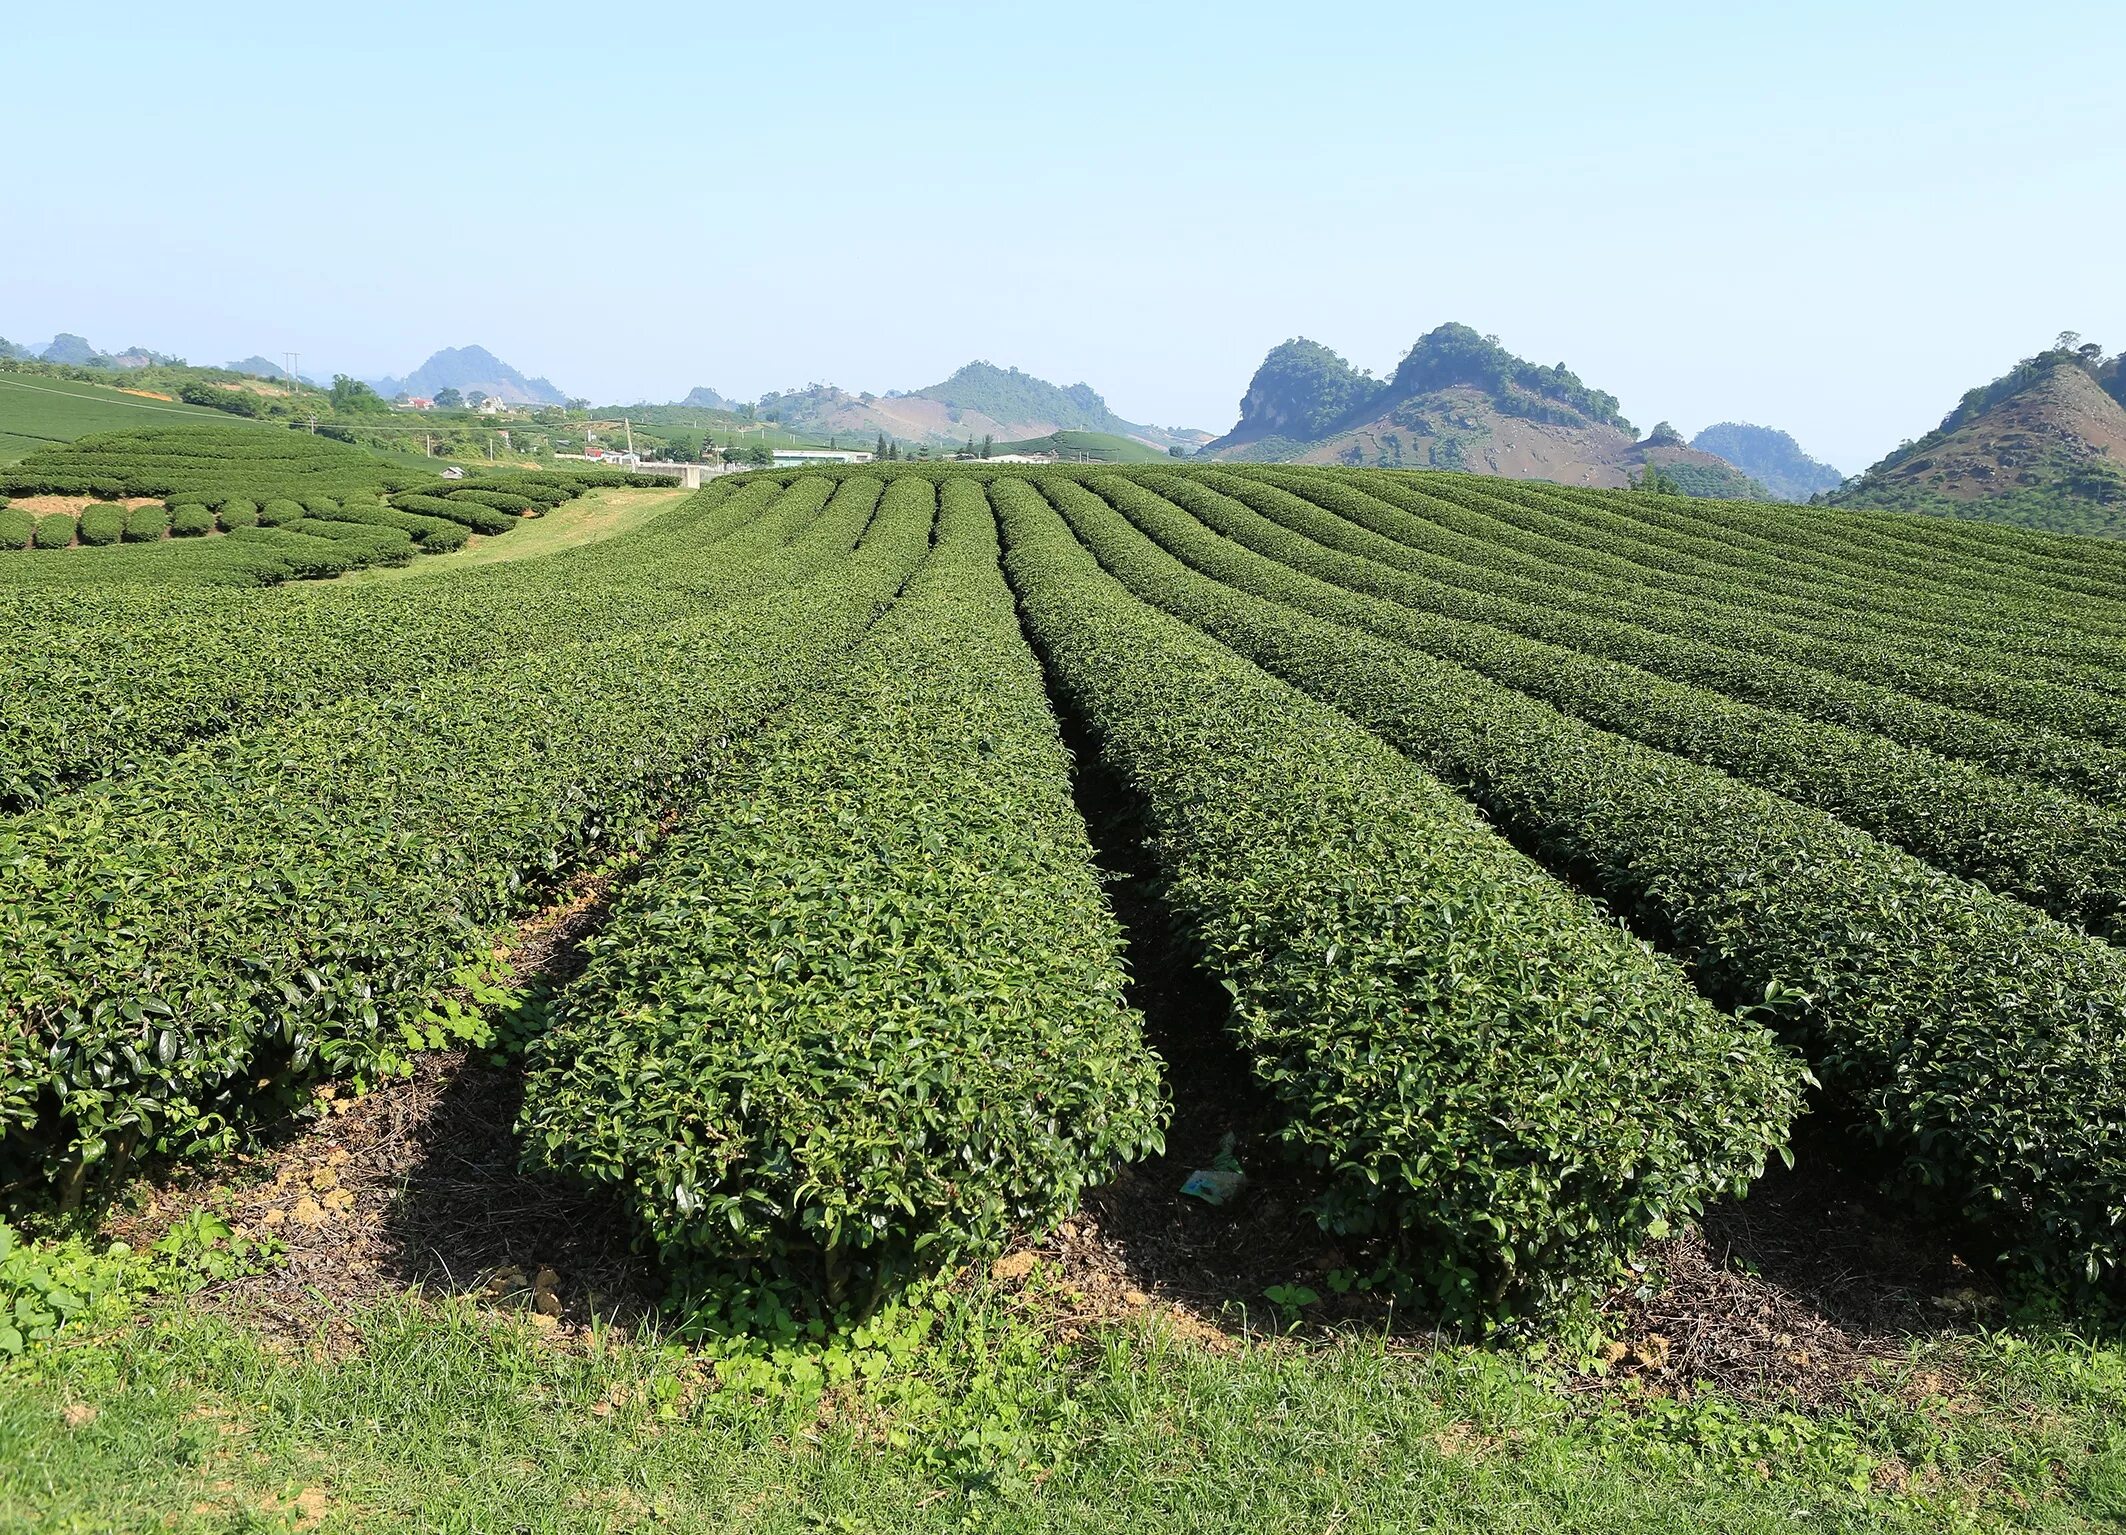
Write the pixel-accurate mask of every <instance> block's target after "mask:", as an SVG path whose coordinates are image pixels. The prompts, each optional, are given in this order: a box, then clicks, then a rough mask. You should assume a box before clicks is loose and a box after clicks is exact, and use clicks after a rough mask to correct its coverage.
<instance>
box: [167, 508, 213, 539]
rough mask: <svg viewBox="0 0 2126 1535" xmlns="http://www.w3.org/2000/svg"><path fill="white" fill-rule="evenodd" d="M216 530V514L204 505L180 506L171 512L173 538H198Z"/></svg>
mask: <svg viewBox="0 0 2126 1535" xmlns="http://www.w3.org/2000/svg"><path fill="white" fill-rule="evenodd" d="M213 531H214V514H213V513H212V512H210V511H208V510H207V509H206V508H205V507H203V506H180V507H179V508H178V509H177V510H176V511H174V512H172V513H170V536H171V537H172V538H198V537H200V536H201V535H202V534H206V533H212V532H213Z"/></svg>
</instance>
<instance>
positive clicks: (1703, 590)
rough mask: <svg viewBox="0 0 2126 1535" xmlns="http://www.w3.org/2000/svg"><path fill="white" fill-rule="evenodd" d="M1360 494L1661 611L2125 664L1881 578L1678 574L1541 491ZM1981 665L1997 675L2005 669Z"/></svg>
mask: <svg viewBox="0 0 2126 1535" xmlns="http://www.w3.org/2000/svg"><path fill="white" fill-rule="evenodd" d="M1367 484H1368V486H1369V488H1371V489H1372V490H1373V491H1374V492H1375V493H1376V494H1378V495H1379V496H1381V497H1383V498H1385V499H1387V500H1390V501H1392V502H1394V503H1395V504H1397V505H1399V506H1403V507H1405V508H1406V509H1408V510H1411V511H1413V512H1417V513H1419V514H1420V515H1421V516H1423V517H1425V518H1427V519H1431V520H1432V521H1434V522H1436V523H1437V524H1439V526H1440V530H1441V531H1447V530H1459V531H1460V532H1461V533H1463V534H1465V535H1472V536H1473V537H1474V539H1475V540H1477V543H1478V548H1479V550H1482V549H1484V548H1486V547H1488V546H1491V545H1493V544H1494V541H1496V540H1497V539H1499V537H1500V534H1501V528H1502V526H1504V527H1507V528H1510V529H1511V530H1512V532H1509V533H1508V534H1507V535H1506V537H1507V539H1508V541H1509V542H1515V541H1517V540H1516V535H1521V536H1530V535H1532V536H1537V537H1540V538H1542V539H1545V540H1548V541H1550V542H1551V543H1552V544H1553V545H1557V544H1562V546H1563V550H1562V551H1561V552H1559V551H1554V552H1553V556H1552V557H1553V558H1556V559H1561V560H1562V562H1563V563H1564V564H1565V565H1566V566H1567V567H1568V568H1572V569H1580V570H1591V569H1593V568H1594V567H1595V565H1596V564H1597V562H1601V561H1606V560H1611V559H1614V560H1617V561H1620V562H1621V563H1622V565H1623V567H1624V569H1623V570H1622V571H1621V572H1620V573H1621V574H1623V575H1624V576H1625V577H1626V578H1627V579H1629V580H1630V582H1631V584H1632V585H1633V586H1634V587H1636V588H1638V589H1639V590H1640V591H1642V592H1644V591H1649V590H1654V591H1659V592H1661V593H1663V594H1665V595H1666V596H1667V598H1668V600H1670V601H1675V600H1678V599H1679V598H1680V599H1682V600H1686V601H1706V602H1712V603H1716V604H1721V605H1725V606H1727V607H1730V608H1735V607H1740V609H1741V610H1742V611H1743V612H1744V613H1745V614H1750V613H1757V614H1764V613H1777V614H1780V615H1781V618H1782V621H1784V622H1788V623H1791V622H1792V620H1793V619H1794V618H1795V616H1797V615H1803V614H1806V615H1814V616H1816V617H1818V618H1823V617H1835V618H1837V619H1840V620H1842V621H1843V622H1844V623H1846V624H1847V625H1849V626H1852V625H1857V626H1858V628H1857V630H1856V629H1854V628H1850V627H1849V628H1848V630H1847V634H1848V636H1849V637H1855V638H1859V639H1860V640H1862V641H1863V642H1864V643H1881V642H1882V641H1883V640H1884V639H1886V638H1890V637H1895V638H1896V639H1897V640H1899V641H1900V642H1901V643H1903V644H1904V645H1905V646H1906V648H1907V649H1910V648H1911V647H1913V646H1918V647H1921V648H1922V649H1924V647H1926V646H1928V645H1938V646H1943V647H1947V648H1948V649H1950V650H1965V649H1971V648H1975V647H1976V646H1978V645H1979V644H1980V642H1981V640H1982V639H1983V640H1984V641H1986V642H1997V643H1998V644H2000V645H2005V646H2007V647H2009V649H2010V651H2011V653H2022V654H2028V655H2033V656H2044V657H2051V658H2053V659H2056V660H2059V661H2063V662H2067V663H2070V664H2072V665H2078V666H2083V667H2086V666H2088V665H2090V664H2091V663H2094V664H2095V665H2096V666H2098V667H2110V668H2113V669H2115V668H2117V667H2118V666H2119V665H2120V664H2121V662H2122V660H2126V647H2122V645H2121V642H2120V641H2118V640H2115V639H2101V638H2098V637H2095V636H2091V635H2087V634H2082V633H2079V632H2078V631H2070V630H2067V629H2065V628H2064V627H2063V626H2062V625H2060V624H2059V623H2058V622H2057V620H2056V618H2053V617H2050V616H2048V610H2049V608H2050V605H2049V604H2045V603H2040V602H2024V603H2015V604H2001V603H1995V604H1990V605H1989V604H1985V603H1983V602H1979V601H1976V600H1974V599H1973V598H1972V596H1971V595H1970V594H1969V593H1955V592H1944V591H1938V590H1927V589H1924V588H1919V589H1914V588H1910V587H1907V586H1905V585H1904V584H1903V583H1901V582H1899V581H1898V580H1897V579H1896V577H1895V576H1894V574H1893V573H1891V572H1888V571H1877V572H1875V573H1874V575H1873V576H1872V577H1871V579H1870V580H1868V581H1867V582H1865V583H1863V584H1861V585H1859V586H1855V585H1854V584H1853V583H1851V582H1850V581H1847V582H1843V583H1841V582H1835V581H1828V580H1820V579H1806V578H1804V579H1800V580H1793V581H1789V580H1783V579H1780V578H1778V577H1777V576H1775V575H1774V574H1773V573H1772V572H1770V571H1768V570H1766V569H1764V568H1762V567H1761V566H1760V567H1759V568H1756V569H1748V570H1738V569H1735V568H1732V567H1727V566H1721V565H1718V564H1713V565H1710V566H1708V565H1707V564H1706V563H1705V562H1702V561H1700V562H1680V563H1679V562H1678V561H1677V560H1676V559H1675V558H1674V557H1673V556H1672V555H1669V554H1666V553H1664V552H1663V551H1661V550H1660V549H1658V548H1656V547H1651V546H1650V544H1649V540H1648V538H1647V536H1646V530H1645V529H1643V528H1640V527H1637V526H1635V525H1633V524H1631V523H1629V522H1618V521H1616V520H1614V519H1590V518H1588V517H1587V516H1585V515H1584V514H1582V515H1577V516H1575V515H1566V514H1565V513H1564V512H1563V511H1562V510H1560V509H1559V508H1557V507H1556V506H1554V505H1553V503H1552V501H1551V499H1550V497H1551V491H1550V490H1548V489H1544V488H1540V487H1533V486H1522V485H1514V484H1508V483H1506V482H1504V481H1498V480H1489V481H1485V480H1473V479H1471V478H1470V477H1468V476H1442V477H1413V476H1407V475H1400V474H1387V475H1380V476H1376V477H1372V478H1370V479H1369V480H1368V481H1367ZM1797 515H1803V514H1797ZM1465 543H1466V540H1465ZM1575 551H1577V555H1576V556H1575ZM1478 557H1479V558H1488V556H1487V555H1483V554H1479V555H1478ZM1610 568H1612V569H1615V567H1614V566H1612V567H1610ZM1981 614H1983V618H1981V616H1980V615H1981ZM1991 664H1992V665H1993V666H1994V667H1995V668H1998V667H1999V666H2000V665H2001V664H2003V662H2002V661H2000V660H1995V661H1993V662H1992V663H1991ZM2007 664H2011V665H2012V664H2013V663H2012V662H2008V663H2007Z"/></svg>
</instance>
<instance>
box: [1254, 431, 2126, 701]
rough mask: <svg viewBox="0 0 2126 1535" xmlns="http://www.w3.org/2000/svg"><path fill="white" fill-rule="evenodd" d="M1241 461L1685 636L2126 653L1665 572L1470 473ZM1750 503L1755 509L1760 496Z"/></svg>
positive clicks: (2088, 680) (2010, 652) (1913, 649)
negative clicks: (1719, 632)
mask: <svg viewBox="0 0 2126 1535" xmlns="http://www.w3.org/2000/svg"><path fill="white" fill-rule="evenodd" d="M1244 472H1245V473H1246V474H1248V475H1249V476H1250V477H1254V478H1261V479H1264V480H1267V481H1268V482H1269V483H1272V484H1276V485H1281V486H1283V487H1284V488H1286V489H1288V490H1297V491H1299V492H1300V493H1301V494H1306V493H1307V491H1306V486H1307V485H1308V484H1309V483H1311V484H1314V485H1321V484H1325V483H1336V482H1338V481H1339V480H1340V483H1341V485H1342V486H1345V487H1352V486H1357V485H1361V484H1362V485H1363V487H1364V489H1365V491H1366V492H1367V494H1368V495H1369V496H1370V497H1374V498H1379V499H1380V500H1381V501H1383V502H1384V503H1386V504H1388V505H1391V506H1394V507H1396V508H1399V509H1402V510H1405V511H1408V512H1410V513H1411V514H1413V522H1406V523H1405V524H1404V526H1405V527H1406V528H1408V527H1412V526H1413V525H1414V526H1416V527H1418V528H1426V529H1429V531H1427V532H1426V533H1425V534H1424V540H1425V542H1424V547H1425V548H1426V549H1427V550H1428V551H1429V552H1434V553H1442V554H1446V555H1448V556H1449V557H1451V558H1453V559H1455V560H1457V561H1461V562H1466V563H1468V564H1471V565H1474V566H1476V567H1479V568H1481V569H1483V570H1485V571H1487V572H1493V573H1496V574H1500V575H1507V576H1523V577H1527V578H1529V579H1530V580H1533V581H1535V582H1536V583H1538V584H1539V585H1542V586H1545V587H1549V588H1552V589H1558V590H1563V591H1569V592H1571V593H1572V594H1573V599H1574V600H1575V601H1576V602H1577V603H1580V604H1583V605H1582V606H1580V607H1579V609H1578V610H1579V611H1584V612H1591V613H1600V612H1603V611H1605V609H1604V608H1603V607H1601V606H1599V605H1600V604H1602V603H1604V602H1613V601H1615V600H1616V599H1619V598H1622V599H1626V600H1628V601H1630V602H1631V603H1632V604H1633V605H1634V607H1635V609H1636V611H1638V612H1639V613H1640V614H1641V615H1643V619H1644V622H1646V623H1647V624H1648V625H1649V626H1650V627H1656V628H1661V629H1664V630H1666V631H1667V632H1669V633H1672V634H1681V635H1684V636H1685V637H1694V636H1695V633H1696V630H1695V624H1696V623H1697V622H1698V621H1699V620H1700V619H1702V618H1706V617H1711V618H1713V619H1716V620H1725V619H1728V618H1731V617H1733V616H1734V615H1735V614H1736V613H1737V612H1740V613H1741V614H1742V615H1743V616H1745V617H1749V618H1753V619H1757V620H1760V621H1764V622H1768V623H1770V624H1773V625H1776V626H1777V627H1778V628H1780V629H1783V630H1788V631H1792V632H1794V633H1797V634H1802V635H1809V636H1813V637H1817V638H1820V639H1824V640H1830V641H1835V642H1839V643H1843V644H1848V645H1858V646H1862V647H1879V648H1888V649H1892V650H1896V651H1900V652H1903V653H1905V654H1912V655H1922V656H1930V657H1934V658H1937V659H1939V658H1943V657H1963V658H1968V660H1969V664H1970V665H1971V666H1972V667H1973V668H1974V669H1977V670H1986V671H1992V672H1995V673H2001V672H2007V673H2010V674H2028V675H2033V676H2041V677H2046V678H2049V679H2051V680H2053V681H2057V682H2062V683H2067V684H2070V685H2073V686H2078V687H2084V688H2089V687H2093V688H2096V689H2098V690H2099V691H2110V692H2114V693H2115V692H2118V691H2119V688H2120V684H2119V683H2118V682H2117V681H2116V680H2115V679H2117V678H2118V676H2119V674H2120V669H2121V666H2122V665H2126V651H2121V652H2120V654H2119V657H2118V658H2117V659H2115V660H2114V661H2113V662H2111V663H2110V664H2108V665H2096V664H2092V663H2091V662H2090V661H2089V660H2088V659H2086V658H2084V659H2079V660H2077V659H2072V658H2069V657H2067V656H2060V655H2051V654H2044V653H2040V646H2041V645H2042V644H2043V643H2044V642H2043V641H2042V640H2040V639H2039V638H2038V637H2037V635H2036V633H2035V632H2034V631H2033V629H2032V628H2031V626H2029V625H2027V624H2024V625H2020V626H2018V627H2016V628H2006V627H2004V626H2003V625H2001V624H1999V623H1987V624H1979V623H1976V622H1974V621H1973V616H1972V614H1971V612H1970V611H1969V605H1968V604H1963V605H1951V606H1950V607H1949V608H1948V609H1947V610H1946V611H1935V612H1933V613H1932V614H1930V615H1929V616H1926V617H1910V616H1902V615H1899V614H1895V613H1888V612H1884V611H1883V610H1882V609H1881V608H1880V607H1875V608H1871V609H1868V610H1865V611H1855V610H1853V609H1850V608H1841V607H1837V606H1833V605H1831V604H1829V603H1827V602H1825V601H1824V599H1823V597H1822V596H1821V594H1812V595H1810V596H1787V595H1782V594H1780V593H1777V592H1772V591H1767V590H1765V589H1764V588H1763V587H1762V586H1760V585H1755V584H1752V583H1750V582H1748V581H1747V580H1744V579H1740V578H1737V579H1732V580H1728V581H1717V580H1702V581H1697V580H1688V579H1684V578H1677V577H1672V576H1669V575H1667V574H1666V573H1664V572H1662V571H1659V570H1657V569H1654V568H1652V567H1650V566H1645V565H1639V564H1635V563H1633V561H1632V559H1631V558H1630V556H1631V555H1632V554H1633V553H1636V552H1637V550H1638V546H1637V545H1636V544H1635V543H1633V542H1632V541H1631V540H1629V539H1626V538H1622V537H1602V536H1599V535H1596V534H1593V533H1591V532H1590V531H1589V530H1587V529H1586V528H1584V527H1580V526H1577V525H1574V524H1570V523H1566V522H1564V521H1562V520H1560V519H1555V518H1550V517H1547V516H1545V514H1543V513H1542V512H1541V511H1539V510H1537V509H1535V508H1533V507H1530V506H1528V505H1526V504H1524V503H1523V502H1520V501H1518V500H1513V499H1510V498H1509V497H1507V496H1503V495H1498V494H1493V493H1490V492H1486V491H1482V490H1478V489H1476V488H1474V487H1470V486H1467V485H1461V484H1455V485H1448V484H1444V483H1442V482H1441V481H1440V480H1437V479H1433V480H1422V481H1417V482H1414V483H1412V482H1406V481H1404V480H1401V479H1399V478H1397V477H1395V476H1393V475H1369V476H1366V477H1364V478H1363V480H1362V481H1361V480H1354V479H1351V478H1350V477H1337V476H1333V475H1324V474H1323V473H1322V472H1321V471H1318V470H1300V469H1294V468H1290V467H1278V468H1249V469H1246V470H1245V471H1244ZM1499 488H1500V489H1502V490H1505V489H1510V487H1505V486H1500V487H1499ZM1755 510H1756V512H1757V514H1758V515H1759V516H1760V517H1761V516H1762V508H1757V509H1755ZM1797 515H1798V514H1797ZM1828 515H1835V514H1828ZM1926 520H1929V521H1936V522H1939V521H1940V519H1926ZM2107 679H2111V680H2108V681H2107Z"/></svg>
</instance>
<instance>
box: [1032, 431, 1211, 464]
mask: <svg viewBox="0 0 2126 1535" xmlns="http://www.w3.org/2000/svg"><path fill="white" fill-rule="evenodd" d="M995 451H996V452H998V453H1053V454H1054V455H1055V456H1056V457H1057V458H1058V459H1060V460H1061V461H1062V462H1064V463H1068V464H1161V463H1165V462H1166V461H1167V460H1168V459H1169V458H1171V457H1174V456H1175V455H1173V454H1170V453H1164V452H1161V451H1160V450H1159V449H1157V448H1155V447H1152V446H1151V445H1150V444H1148V443H1144V442H1140V441H1138V440H1137V439H1136V438H1134V437H1123V436H1120V435H1118V434H1116V433H1114V432H1050V433H1049V434H1048V435H1047V436H1046V437H1029V438H1026V439H1025V440H1024V441H1022V442H1000V443H997V444H996V445H995Z"/></svg>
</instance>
